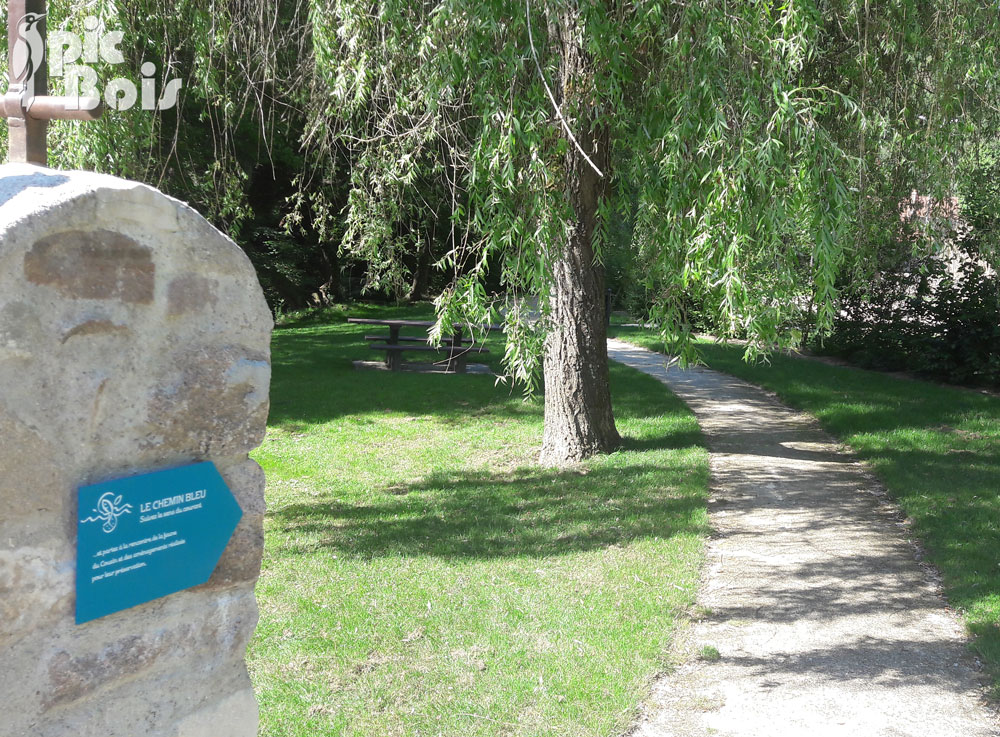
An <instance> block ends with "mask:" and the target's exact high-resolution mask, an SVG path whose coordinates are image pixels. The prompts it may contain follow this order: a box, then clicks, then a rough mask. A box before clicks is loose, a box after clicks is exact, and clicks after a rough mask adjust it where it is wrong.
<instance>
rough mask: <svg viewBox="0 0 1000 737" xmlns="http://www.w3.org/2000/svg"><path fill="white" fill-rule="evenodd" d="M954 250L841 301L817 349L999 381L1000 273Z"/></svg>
mask: <svg viewBox="0 0 1000 737" xmlns="http://www.w3.org/2000/svg"><path fill="white" fill-rule="evenodd" d="M987 268H988V267H986V266H985V265H984V264H983V263H982V262H980V261H978V260H976V259H975V258H974V257H971V256H969V255H968V254H965V253H961V252H956V253H953V254H952V255H951V257H950V258H948V257H935V258H930V259H927V260H925V261H922V262H920V263H918V264H916V265H915V266H913V267H911V269H910V270H907V271H899V272H890V273H887V274H885V275H884V276H883V277H882V278H881V279H880V280H878V281H877V282H875V283H874V284H873V285H872V286H871V288H870V289H868V290H866V293H865V294H864V295H863V296H862V295H858V294H856V293H850V294H848V295H845V297H844V299H843V300H842V312H841V314H840V315H839V316H838V318H837V321H836V323H835V326H834V330H833V333H832V335H831V336H830V337H829V338H827V339H826V340H825V341H822V343H821V345H820V350H822V351H823V352H828V353H831V354H833V355H839V356H843V357H845V358H847V359H849V360H850V361H851V362H853V363H857V364H859V365H861V366H865V367H871V368H879V369H888V370H893V371H913V372H917V373H923V374H926V375H929V376H932V377H936V378H939V379H943V380H945V381H950V382H954V383H959V384H966V383H968V384H986V385H993V386H1000V277H998V276H997V274H996V273H995V272H988V271H987Z"/></svg>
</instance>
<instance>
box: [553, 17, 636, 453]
mask: <svg viewBox="0 0 1000 737" xmlns="http://www.w3.org/2000/svg"><path fill="white" fill-rule="evenodd" d="M577 23H578V22H577V20H576V19H575V18H574V17H573V15H572V14H571V13H567V14H565V15H563V16H562V17H561V18H560V19H559V21H558V26H557V28H556V29H552V28H550V33H551V32H552V30H555V31H556V34H557V35H558V42H559V43H560V44H561V45H562V58H563V64H562V78H561V80H560V85H559V88H560V89H559V92H560V93H561V94H560V97H561V98H562V103H563V104H565V105H566V106H567V107H569V106H570V105H572V106H573V107H576V108H577V109H578V110H582V113H580V114H578V116H577V118H576V122H577V126H578V129H577V130H576V131H575V134H576V137H577V140H578V141H579V143H580V146H581V147H582V148H583V149H584V150H585V151H586V152H587V154H588V155H589V156H590V158H591V159H592V160H593V161H594V163H595V164H597V166H598V167H600V168H601V170H602V171H604V172H606V171H607V165H608V140H607V134H606V131H605V130H603V129H602V128H601V127H600V126H599V125H597V124H595V123H593V122H592V121H593V116H592V115H591V114H589V113H590V111H589V110H588V109H587V108H588V105H587V101H585V100H584V101H580V100H573V99H572V94H573V92H572V91H573V90H576V89H581V88H582V89H586V88H587V87H588V85H587V83H586V81H585V80H587V78H588V76H589V75H590V74H592V73H593V68H592V64H591V60H590V59H589V58H588V56H587V54H586V53H585V51H584V49H583V45H582V33H580V29H579V27H578V25H577ZM581 83H582V84H581ZM556 124H557V125H558V124H559V123H556ZM603 187H604V180H603V179H602V178H601V177H600V176H599V175H598V174H597V172H596V171H595V170H594V168H593V167H592V166H591V165H590V163H588V162H587V161H586V159H585V158H584V157H583V156H582V155H581V153H580V152H579V150H578V149H577V148H576V146H574V145H572V144H571V145H570V147H569V151H568V153H567V155H566V195H567V198H568V200H569V203H570V205H571V207H572V209H573V214H574V221H575V222H574V228H573V231H572V233H571V235H570V237H569V238H568V240H567V242H566V243H565V244H564V246H563V248H562V249H561V250H560V252H559V253H558V254H557V256H556V258H555V260H554V263H553V291H552V296H551V303H550V309H551V323H550V326H549V333H548V337H547V338H546V342H545V358H544V371H545V432H544V436H543V440H542V453H541V459H540V460H541V463H542V464H543V465H547V466H562V465H567V464H570V463H575V462H577V461H580V460H583V459H584V458H587V457H589V456H592V455H596V454H598V453H607V452H610V451H612V450H614V449H615V448H616V447H618V445H619V444H620V443H621V437H620V436H619V434H618V430H617V428H616V427H615V419H614V414H613V412H612V409H611V390H610V387H609V374H608V345H607V339H608V334H607V327H606V324H605V316H604V268H603V267H602V266H601V265H600V264H599V263H598V262H597V260H596V258H595V254H594V247H593V236H594V231H595V229H596V228H597V217H598V216H597V206H598V202H599V200H600V197H601V195H602V194H603Z"/></svg>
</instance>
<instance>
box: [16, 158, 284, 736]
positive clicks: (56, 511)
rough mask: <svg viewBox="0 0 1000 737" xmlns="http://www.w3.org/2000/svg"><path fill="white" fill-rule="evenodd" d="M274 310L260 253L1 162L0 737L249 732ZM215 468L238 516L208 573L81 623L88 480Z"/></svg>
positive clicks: (106, 192) (137, 194) (141, 197)
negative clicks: (80, 560)
mask: <svg viewBox="0 0 1000 737" xmlns="http://www.w3.org/2000/svg"><path fill="white" fill-rule="evenodd" d="M271 328H272V321H271V315H270V312H269V311H268V308H267V305H266V304H265V302H264V299H263V296H262V293H261V290H260V286H259V284H258V283H257V278H256V275H255V274H254V271H253V268H252V267H251V265H250V262H249V260H248V259H247V257H246V255H245V254H244V253H243V252H242V251H241V250H240V249H239V248H238V247H237V246H236V245H235V244H234V243H233V242H232V241H231V240H229V239H228V238H227V237H225V236H224V235H223V234H221V233H220V232H219V231H218V230H216V229H215V228H213V227H212V226H211V225H210V224H209V223H208V222H206V221H205V220H204V218H202V217H201V216H200V215H198V214H197V213H196V212H195V211H193V210H192V209H191V208H189V207H187V206H186V205H184V204H183V203H181V202H178V201H176V200H173V199H171V198H169V197H167V196H165V195H163V194H161V193H160V192H157V191H156V190H154V189H152V188H150V187H146V186H144V185H139V184H135V183H132V182H125V181H122V180H120V179H115V178H112V177H107V176H101V175H96V174H88V173H78V172H76V173H67V172H55V171H50V170H47V169H42V168H38V167H32V166H25V165H13V166H4V167H0V505H2V507H0V508H2V509H3V510H4V511H3V513H0V663H2V668H0V693H2V694H3V695H4V703H5V704H6V705H7V708H3V709H0V735H2V737H69V735H72V736H73V737H138V736H139V735H143V737H208V736H209V735H211V736H212V737H254V735H255V734H256V724H257V709H256V703H255V701H254V697H253V691H252V688H251V685H250V681H249V678H248V676H247V672H246V665H245V662H244V655H245V650H246V645H247V642H248V641H249V638H250V636H251V634H252V633H253V629H254V627H255V626H256V622H257V607H256V601H255V599H254V595H253V586H254V583H255V581H256V578H257V575H258V573H259V570H260V558H261V553H262V548H263V530H262V522H263V515H264V483H263V473H262V472H261V470H260V468H259V467H258V466H257V464H255V463H254V462H253V461H251V460H249V458H248V456H247V453H248V452H249V451H250V450H252V449H253V448H255V447H256V446H257V445H258V444H259V443H260V442H261V440H262V439H263V435H264V426H265V421H266V419H267V412H268V387H269V383H270V353H269V343H270V334H271ZM204 460H210V461H213V462H215V464H216V466H217V467H218V468H219V471H220V473H221V474H222V475H223V478H224V479H225V480H226V482H227V484H228V485H229V486H230V488H231V489H232V491H233V494H234V496H235V497H236V499H237V501H238V502H239V504H240V506H241V507H242V509H243V511H244V515H243V519H242V520H241V522H240V524H239V526H238V527H237V530H236V532H235V534H234V535H233V537H232V539H231V541H230V543H229V546H228V547H227V549H226V551H225V552H224V554H223V556H222V559H221V560H220V563H219V565H218V566H217V567H216V570H215V573H214V574H213V576H212V578H211V579H210V581H209V582H208V583H207V584H204V585H202V586H198V587H196V588H194V589H189V590H187V591H184V592H181V593H178V594H174V595H171V596H168V597H164V598H161V599H157V600H155V601H151V602H148V603H146V604H143V605H141V606H138V607H133V608H132V609H127V610H124V611H120V612H116V613H114V614H111V615H109V616H106V617H102V618H100V619H96V620H93V621H91V622H88V623H86V624H83V625H76V624H74V606H75V580H74V575H75V555H76V528H77V518H78V509H77V501H76V492H77V489H78V487H80V486H82V485H86V484H90V483H95V482H98V481H104V480H108V479H113V478H117V477H120V476H126V475H133V474H136V473H142V472H147V471H154V470H159V469H163V468H169V467H172V466H177V465H183V464H187V463H194V462H197V461H204Z"/></svg>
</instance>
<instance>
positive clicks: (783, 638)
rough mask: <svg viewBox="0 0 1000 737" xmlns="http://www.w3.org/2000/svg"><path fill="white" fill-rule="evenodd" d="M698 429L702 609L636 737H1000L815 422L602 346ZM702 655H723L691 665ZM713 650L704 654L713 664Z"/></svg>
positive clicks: (944, 627)
mask: <svg viewBox="0 0 1000 737" xmlns="http://www.w3.org/2000/svg"><path fill="white" fill-rule="evenodd" d="M608 351H609V355H610V356H611V358H612V359H614V360H616V361H620V362H621V363H624V364H627V365H629V366H632V367H634V368H637V369H639V370H641V371H644V372H645V373H648V374H650V375H652V376H655V377H656V378H658V379H660V380H661V381H663V382H664V383H665V384H667V385H668V386H669V387H670V389H671V390H672V391H673V392H674V393H675V394H677V395H678V396H679V397H680V398H681V399H683V400H684V401H685V402H686V403H687V404H688V405H689V406H690V407H691V409H692V410H694V412H695V414H696V415H697V417H698V420H699V422H700V424H701V427H702V430H703V432H704V433H705V435H706V438H707V440H708V444H709V449H710V450H711V453H712V498H711V501H710V507H709V511H710V515H711V521H712V526H713V529H714V530H715V532H716V534H715V535H713V538H712V539H711V540H710V541H709V546H708V551H707V552H708V562H707V567H706V572H705V583H704V586H703V589H702V595H701V596H700V597H699V604H700V605H701V606H702V607H704V608H705V609H706V610H707V612H708V613H707V614H706V616H705V618H704V619H702V620H701V621H697V622H695V623H693V625H692V627H691V628H690V630H689V632H688V633H687V635H686V636H685V642H684V644H683V645H682V646H681V647H682V648H684V650H685V654H687V655H688V656H689V657H688V663H687V664H686V665H683V666H681V667H680V668H678V669H677V670H676V671H674V672H673V673H671V674H670V675H668V676H666V677H664V678H663V679H661V680H660V681H659V682H658V683H657V684H655V687H654V689H653V695H652V698H651V700H650V702H649V704H647V708H646V710H645V714H644V715H643V717H642V718H641V719H640V721H639V723H638V724H637V726H636V728H635V730H634V731H633V732H631V733H630V734H632V735H633V736H634V737H707V736H708V735H712V736H713V737H779V736H782V737H783V736H785V735H789V736H795V737H800V736H801V737H841V736H843V737H998V736H1000V721H998V719H997V715H996V712H995V711H994V710H993V709H992V708H991V707H990V706H988V705H987V704H986V703H985V701H984V700H983V688H982V678H981V675H980V673H979V672H978V670H977V668H976V663H975V661H974V659H973V658H972V657H971V656H970V655H969V653H968V652H967V650H966V648H965V642H966V640H965V635H964V629H963V626H962V624H961V622H960V620H959V619H958V618H957V616H956V615H955V614H954V613H953V612H952V611H950V610H949V609H948V608H947V606H946V603H945V601H944V599H943V598H942V597H941V595H940V593H939V592H938V589H937V586H936V584H935V581H934V577H933V572H932V571H930V570H929V569H928V568H927V567H925V566H922V565H921V564H920V563H919V562H918V560H917V555H916V550H915V548H914V547H913V546H912V545H911V544H909V543H908V542H907V536H906V530H905V527H903V526H902V525H901V524H900V522H899V518H898V516H897V514H896V513H895V512H894V510H893V508H892V507H891V506H890V505H888V504H886V503H885V501H884V500H883V498H882V497H881V494H880V492H879V489H878V487H877V484H875V483H874V482H873V481H872V480H871V479H870V478H869V477H868V476H867V475H866V474H865V473H864V471H863V470H862V469H861V467H860V466H859V465H858V464H857V463H856V462H855V461H854V459H853V458H852V457H851V456H850V455H848V454H846V453H845V452H843V451H842V450H841V449H840V448H838V446H837V445H836V443H834V441H833V440H831V438H830V437H829V436H828V435H826V434H825V433H824V432H823V431H822V430H821V429H820V428H819V426H818V424H817V423H816V422H815V420H813V419H812V418H810V417H808V416H807V415H805V414H803V413H801V412H797V411H794V410H791V409H789V408H788V407H785V406H784V405H782V404H781V403H780V402H778V401H777V400H776V399H774V398H773V397H772V396H771V395H769V394H768V393H766V392H764V391H763V390H762V389H760V388H758V387H755V386H753V385H751V384H747V383H745V382H743V381H740V380H738V379H735V378H733V377H730V376H727V375H725V374H720V373H717V372H713V371H709V370H704V369H695V370H690V371H680V370H678V369H677V368H670V369H669V370H667V369H666V367H665V365H664V360H663V356H661V355H658V354H656V353H652V352H650V351H647V350H644V349H642V348H637V347H635V346H632V345H629V344H627V343H624V342H621V341H617V340H610V341H608ZM705 646H711V647H714V648H717V650H718V652H719V654H720V655H721V657H720V658H719V659H718V660H715V661H711V660H708V659H702V658H699V657H698V654H699V652H701V649H702V648H703V647H705ZM709 654H710V653H709Z"/></svg>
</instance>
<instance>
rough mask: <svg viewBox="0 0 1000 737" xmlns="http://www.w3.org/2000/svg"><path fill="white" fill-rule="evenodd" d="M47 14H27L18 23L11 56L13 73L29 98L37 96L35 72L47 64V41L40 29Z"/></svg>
mask: <svg viewBox="0 0 1000 737" xmlns="http://www.w3.org/2000/svg"><path fill="white" fill-rule="evenodd" d="M44 19H45V14H44V13H42V14H38V13H26V14H25V15H24V17H23V18H21V20H19V21H18V23H17V40H16V41H15V42H14V51H13V53H12V54H11V71H13V72H14V79H15V80H20V81H21V84H23V85H24V89H25V90H26V91H27V93H28V95H29V96H34V94H35V72H37V71H38V70H39V69H41V68H42V64H44V63H45V39H44V38H42V30H41V28H40V27H39V26H40V25H41V23H42V21H43V20H44Z"/></svg>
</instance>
